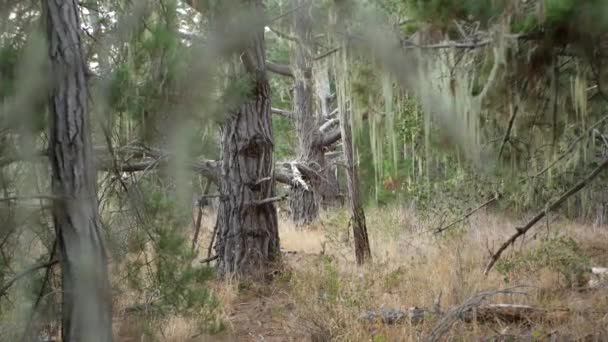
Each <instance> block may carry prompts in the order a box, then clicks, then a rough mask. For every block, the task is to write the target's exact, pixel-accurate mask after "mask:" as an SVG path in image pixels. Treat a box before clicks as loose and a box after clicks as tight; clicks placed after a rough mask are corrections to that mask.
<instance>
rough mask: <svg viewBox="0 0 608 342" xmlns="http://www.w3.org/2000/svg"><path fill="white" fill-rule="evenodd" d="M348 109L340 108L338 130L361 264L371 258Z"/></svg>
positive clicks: (356, 253)
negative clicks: (342, 148) (339, 131)
mask: <svg viewBox="0 0 608 342" xmlns="http://www.w3.org/2000/svg"><path fill="white" fill-rule="evenodd" d="M349 116H350V111H349V110H347V109H346V108H340V130H341V131H342V144H343V146H344V161H345V164H346V182H347V187H348V202H349V205H350V210H351V222H350V223H351V225H352V227H353V237H354V240H355V257H356V259H357V264H358V265H362V264H364V263H365V262H366V261H367V260H368V259H370V258H371V251H370V248H369V239H368V237H367V226H366V224H365V212H364V210H363V203H362V202H361V193H360V192H359V188H360V184H359V170H358V167H357V164H356V163H355V160H354V159H355V153H354V148H353V136H352V129H351V123H350V117H349Z"/></svg>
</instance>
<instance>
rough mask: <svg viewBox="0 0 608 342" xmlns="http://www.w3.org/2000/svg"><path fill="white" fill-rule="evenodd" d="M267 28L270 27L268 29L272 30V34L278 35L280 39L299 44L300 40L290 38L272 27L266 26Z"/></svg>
mask: <svg viewBox="0 0 608 342" xmlns="http://www.w3.org/2000/svg"><path fill="white" fill-rule="evenodd" d="M266 27H268V29H269V30H270V32H272V33H274V34H276V35H277V37H279V38H283V39H286V40H291V41H292V42H296V43H299V41H298V38H296V37H294V36H290V35H288V34H287V33H284V32H281V31H279V30H277V29H275V28H274V27H272V26H266Z"/></svg>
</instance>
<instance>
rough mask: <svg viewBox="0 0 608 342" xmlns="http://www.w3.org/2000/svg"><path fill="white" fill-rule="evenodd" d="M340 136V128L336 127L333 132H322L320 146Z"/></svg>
mask: <svg viewBox="0 0 608 342" xmlns="http://www.w3.org/2000/svg"><path fill="white" fill-rule="evenodd" d="M340 138H342V131H340V129H336V130H334V131H333V132H328V133H327V134H324V135H323V137H322V139H321V142H320V144H321V146H329V145H331V144H333V143H335V142H337V141H338V140H340Z"/></svg>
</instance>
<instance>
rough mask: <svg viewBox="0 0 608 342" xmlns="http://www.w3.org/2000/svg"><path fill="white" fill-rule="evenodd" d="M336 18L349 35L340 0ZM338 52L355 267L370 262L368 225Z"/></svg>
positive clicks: (344, 67)
mask: <svg viewBox="0 0 608 342" xmlns="http://www.w3.org/2000/svg"><path fill="white" fill-rule="evenodd" d="M335 6H336V9H335V10H336V16H335V17H334V20H335V21H336V22H335V23H334V25H335V28H334V29H337V32H342V33H344V32H348V30H347V26H346V24H345V22H344V21H343V20H344V16H345V15H346V14H347V13H348V12H347V3H346V2H343V1H341V0H336V1H335ZM341 45H342V46H341V48H340V51H339V52H338V53H337V57H336V58H334V61H335V69H336V74H337V76H336V81H337V82H336V88H337V95H338V112H339V114H340V131H341V132H342V145H343V149H344V162H345V164H346V165H345V169H346V184H347V188H348V202H349V206H350V211H351V217H350V225H351V226H352V228H353V237H354V240H355V257H356V261H357V264H358V265H362V264H364V263H365V262H366V261H368V260H369V259H371V250H370V247H369V238H368V236H367V225H366V222H365V211H364V209H363V201H362V199H361V191H360V188H361V184H360V182H359V167H358V165H357V163H356V162H355V147H354V145H353V134H352V126H353V125H352V117H353V115H352V99H350V98H349V97H347V94H348V96H350V93H349V92H348V89H349V84H348V82H347V80H348V75H349V71H350V70H349V69H348V58H347V57H348V55H347V53H348V47H347V44H346V43H345V42H342V44H341Z"/></svg>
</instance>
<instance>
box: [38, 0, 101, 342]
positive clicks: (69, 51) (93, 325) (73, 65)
mask: <svg viewBox="0 0 608 342" xmlns="http://www.w3.org/2000/svg"><path fill="white" fill-rule="evenodd" d="M42 6H43V10H44V14H45V18H46V25H47V26H46V28H47V34H48V42H49V55H50V60H51V70H52V72H53V74H52V77H53V78H52V79H53V82H52V85H53V86H52V89H51V91H50V96H49V108H50V120H49V121H50V130H49V138H50V151H49V155H50V163H51V168H52V187H53V194H54V196H55V197H57V198H56V199H55V201H54V205H53V220H54V224H55V230H56V234H57V238H58V241H59V248H60V262H61V266H62V286H63V293H62V294H63V308H62V337H63V341H100V342H101V341H104V342H105V341H111V340H112V325H111V324H112V317H111V297H110V285H109V281H108V272H107V265H106V261H107V258H106V253H105V249H104V245H103V241H102V238H101V232H100V224H99V217H98V211H97V210H98V209H97V194H96V191H95V170H94V165H93V159H92V158H93V148H92V144H91V132H90V129H91V128H90V117H89V105H88V85H87V71H86V70H87V67H86V61H85V58H84V55H83V52H82V42H81V37H80V22H79V17H78V3H77V1H75V0H45V1H42Z"/></svg>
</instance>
